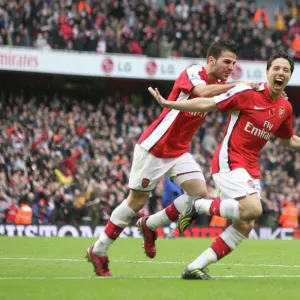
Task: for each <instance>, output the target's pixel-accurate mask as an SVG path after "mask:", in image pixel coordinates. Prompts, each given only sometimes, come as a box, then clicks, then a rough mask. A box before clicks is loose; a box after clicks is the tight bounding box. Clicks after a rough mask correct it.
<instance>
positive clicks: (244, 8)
mask: <svg viewBox="0 0 300 300" xmlns="http://www.w3.org/2000/svg"><path fill="white" fill-rule="evenodd" d="M22 3H23V2H20V1H16V0H9V1H8V0H3V1H2V2H1V3H0V45H1V44H4V45H15V46H25V47H32V46H33V47H36V48H38V49H43V50H50V49H67V50H76V51H94V52H98V53H101V54H103V53H131V54H136V55H141V54H147V55H151V56H152V55H153V56H154V57H156V56H157V55H160V56H161V57H169V56H179V55H181V56H191V55H193V53H194V52H195V51H199V43H200V45H201V48H202V51H201V52H200V53H202V57H203V58H204V57H205V53H206V52H207V47H208V46H207V45H209V44H211V42H212V41H214V40H215V39H216V38H222V39H234V40H236V42H240V43H241V44H242V42H243V38H244V37H245V36H246V37H250V40H252V39H256V38H258V39H259V42H260V44H261V45H263V44H264V41H265V40H266V39H267V38H268V35H270V34H271V36H272V40H273V44H272V45H271V51H272V50H273V49H275V48H276V47H277V44H276V41H281V44H282V47H284V49H283V50H288V49H290V48H291V42H292V40H293V39H294V38H295V34H297V33H299V31H298V29H299V24H298V23H299V22H298V12H299V5H298V4H297V1H286V3H285V5H284V6H283V7H280V9H277V10H275V20H274V21H275V28H274V29H273V28H272V26H271V25H272V24H270V20H269V17H268V7H265V8H264V7H258V8H257V7H256V4H255V1H244V0H239V1H235V2H234V1H229V2H228V3H226V4H224V3H220V4H215V3H214V2H213V1H199V0H178V1H175V0H172V1H171V0H170V1H165V3H163V1H160V2H157V3H156V4H155V2H151V1H150V2H149V1H145V0H141V1H126V0H125V1H88V0H80V1H75V0H70V1H67V2H61V1H60V2H57V1H54V0H49V1H47V2H45V1H42V0H36V1H27V2H26V4H25V5H22ZM265 29H269V31H270V32H268V30H265ZM255 30H257V31H258V32H259V34H258V37H256V38H253V37H254V36H255V34H254V32H255ZM121 36H122V38H121ZM238 36H239V37H240V38H237V37H238ZM153 40H154V41H158V43H159V44H160V48H161V49H160V50H159V51H158V52H157V49H154V50H153V49H152V50H149V49H148V47H149V44H150V45H151V46H152V48H153ZM195 41H196V42H198V44H197V48H196V42H195ZM187 45H188V46H187ZM187 47H188V51H187V50H186V48H187ZM261 47H262V48H264V47H263V46H261ZM150 49H151V47H150ZM180 49H181V50H180ZM277 50H278V49H277ZM263 51H265V49H263ZM242 54H243V52H242ZM245 54H246V56H245V57H243V56H242V57H240V58H247V59H261V58H262V56H261V53H260V51H255V52H254V54H253V55H249V53H245ZM267 56H268V55H267Z"/></svg>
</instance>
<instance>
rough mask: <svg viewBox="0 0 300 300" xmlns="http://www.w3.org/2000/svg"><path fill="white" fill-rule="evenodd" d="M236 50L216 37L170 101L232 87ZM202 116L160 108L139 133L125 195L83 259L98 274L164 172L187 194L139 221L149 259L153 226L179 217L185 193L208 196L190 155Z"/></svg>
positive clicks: (153, 252)
mask: <svg viewBox="0 0 300 300" xmlns="http://www.w3.org/2000/svg"><path fill="white" fill-rule="evenodd" d="M236 52H237V51H236V46H235V43H234V42H229V41H222V40H220V41H217V42H215V43H213V44H212V45H211V46H210V48H209V49H208V53H207V65H206V66H199V65H194V66H191V67H189V68H187V69H186V70H185V71H184V72H182V73H181V74H180V76H179V78H178V79H177V80H176V81H175V84H174V86H173V89H172V91H171V94H170V96H169V99H170V100H172V101H182V100H185V99H191V98H194V97H196V96H197V95H198V96H200V95H201V96H215V95H219V94H221V93H223V92H226V91H228V90H229V89H230V88H232V87H234V86H235V85H236V83H232V84H225V81H226V80H227V79H228V77H229V76H230V74H231V72H232V71H233V67H234V64H235V62H236ZM248 84H249V85H252V83H248ZM205 116H206V113H183V112H179V111H176V110H173V109H164V110H163V112H162V113H161V115H160V116H159V117H158V118H157V120H155V121H154V122H153V123H152V124H151V125H150V126H149V127H148V129H146V130H145V131H144V133H143V134H142V135H141V137H140V139H139V141H138V144H137V145H136V146H135V150H134V156H133V163H132V168H131V173H130V178H129V188H130V191H129V195H128V197H127V199H125V200H124V201H123V202H122V203H121V204H120V205H119V206H118V207H117V208H116V209H115V210H114V211H113V213H112V215H111V217H110V220H109V221H108V223H107V225H106V227H105V230H104V232H103V233H102V234H101V235H100V237H99V239H98V240H97V241H96V243H95V244H94V245H93V247H91V248H88V249H87V258H88V260H89V261H90V262H91V263H92V264H93V266H94V271H95V272H96V274H97V275H98V276H111V272H110V270H109V268H108V257H107V252H108V249H109V247H110V246H111V244H112V243H113V242H114V241H115V240H116V239H117V238H118V237H119V235H120V233H121V232H122V231H123V229H124V228H125V227H126V226H127V225H128V224H130V222H131V220H132V219H133V218H134V217H135V216H136V214H137V212H138V211H139V210H140V209H141V208H142V207H143V206H144V205H145V203H146V201H147V200H148V198H149V194H150V192H151V190H152V189H153V188H154V187H155V185H156V184H157V183H158V181H159V180H160V179H161V178H162V177H163V176H164V175H168V176H169V177H170V178H172V180H173V181H174V182H176V183H177V184H178V185H180V186H181V187H182V189H184V190H185V191H186V193H187V195H181V196H180V197H178V198H177V199H175V201H174V203H173V204H172V205H170V206H169V207H168V208H166V209H165V210H163V211H162V212H161V213H160V214H159V215H156V216H153V218H151V217H150V218H149V219H146V218H143V219H141V220H140V221H139V222H138V226H139V227H140V230H141V232H142V234H143V236H144V248H145V252H146V254H147V256H148V257H150V258H153V257H155V255H156V248H155V239H156V234H155V231H153V230H151V229H155V228H157V227H159V226H162V225H164V224H168V223H170V222H172V221H174V220H177V219H178V217H179V213H180V212H182V211H183V208H184V200H185V199H187V198H188V195H190V196H196V197H200V198H205V197H207V188H206V183H205V179H204V176H203V174H202V171H201V168H200V166H199V165H198V164H197V163H196V161H195V160H194V158H193V156H192V155H191V154H190V153H189V145H190V141H191V139H192V136H193V134H194V133H195V131H196V130H197V129H198V127H199V126H200V125H201V124H202V123H203V122H204V120H205Z"/></svg>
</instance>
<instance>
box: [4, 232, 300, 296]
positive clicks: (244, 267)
mask: <svg viewBox="0 0 300 300" xmlns="http://www.w3.org/2000/svg"><path fill="white" fill-rule="evenodd" d="M94 241H95V240H94V239H85V238H70V237H68V238H44V237H36V238H19V237H18V238H8V237H3V236H2V237H0V300H15V299H17V300H36V299H37V300H48V299H56V300H61V299H62V300H64V299H68V300H69V299H70V300H84V299H88V300H89V299H99V300H100V299H101V300H112V299H114V300H119V299H120V300H127V299H128V300H148V299H162V300H163V299H166V300H167V299H168V300H169V299H170V300H176V299H181V300H185V299H187V300H192V299H195V300H196V299H197V300H199V299H201V300H210V299H216V300H227V299H228V300H229V299H230V300H232V299H241V300H247V299H249V300H250V299H251V300H252V299H264V300H266V299H270V300H271V299H272V300H277V299H282V300H286V299H289V300H293V299H300V241H299V240H289V241H284V240H247V241H245V242H244V243H243V244H242V245H241V246H240V247H239V248H238V249H237V250H236V251H235V252H234V253H232V254H231V255H229V256H228V257H226V258H225V259H223V260H222V261H220V263H217V264H215V265H213V266H210V275H212V276H215V277H216V279H217V280H215V281H198V280H196V281H185V280H182V279H181V277H180V275H181V272H182V270H183V269H184V266H185V265H186V264H187V263H188V262H191V261H192V260H194V259H195V258H196V257H197V256H198V255H199V254H200V252H202V251H203V250H205V249H206V248H207V247H208V246H209V245H210V244H211V240H210V239H196V238H178V239H174V240H163V239H161V240H158V241H157V257H156V258H155V259H153V260H150V259H148V258H147V257H146V256H145V254H144V252H143V249H142V248H141V243H142V240H141V239H133V238H128V239H119V240H118V241H117V242H116V243H115V244H114V245H113V246H112V247H111V252H110V256H109V258H110V268H111V271H112V273H113V275H114V277H113V278H98V277H96V276H94V275H93V272H92V267H91V265H90V264H88V263H87V262H86V261H85V259H84V256H85V250H86V248H87V247H88V246H90V245H91V244H92V243H93V242H94Z"/></svg>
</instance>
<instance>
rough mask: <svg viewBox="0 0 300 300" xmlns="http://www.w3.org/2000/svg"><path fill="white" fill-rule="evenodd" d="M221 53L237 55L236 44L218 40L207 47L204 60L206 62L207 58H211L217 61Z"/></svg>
mask: <svg viewBox="0 0 300 300" xmlns="http://www.w3.org/2000/svg"><path fill="white" fill-rule="evenodd" d="M223 51H230V52H232V53H234V54H237V45H236V43H235V42H234V41H228V40H218V41H216V42H214V43H212V44H211V45H210V46H209V48H208V50H207V55H206V58H207V60H208V58H209V57H210V56H212V57H214V58H215V59H218V58H219V57H220V55H221V53H222V52H223Z"/></svg>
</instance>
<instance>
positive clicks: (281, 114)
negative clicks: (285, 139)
mask: <svg viewBox="0 0 300 300" xmlns="http://www.w3.org/2000/svg"><path fill="white" fill-rule="evenodd" d="M278 114H279V118H282V117H283V115H284V107H282V106H280V107H279V108H278Z"/></svg>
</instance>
